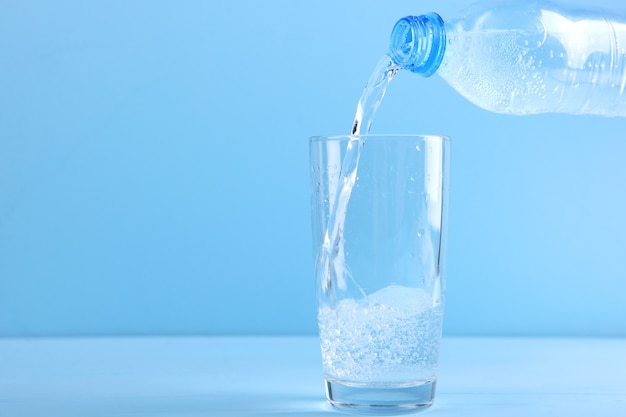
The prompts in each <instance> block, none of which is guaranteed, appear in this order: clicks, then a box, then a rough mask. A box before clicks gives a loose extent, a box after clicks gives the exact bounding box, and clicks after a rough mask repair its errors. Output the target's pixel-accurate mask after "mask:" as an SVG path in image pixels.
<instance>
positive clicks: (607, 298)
mask: <svg viewBox="0 0 626 417" xmlns="http://www.w3.org/2000/svg"><path fill="white" fill-rule="evenodd" d="M439 3H440V2H436V1H434V0H429V1H415V0H413V1H404V0H402V1H395V2H381V1H358V2H357V1H343V2H336V1H330V0H323V1H315V2H312V1H307V2H293V1H279V0H271V1H265V2H256V1H251V0H234V1H229V2H203V1H182V2H165V1H133V2H127V1H110V2H80V1H77V0H75V1H67V0H66V1H63V0H59V1H55V2H43V1H28V2H21V1H4V2H3V4H2V6H0V9H1V10H0V336H38V335H120V334H121V335H123V334H140V335H141V334H315V333H316V319H315V298H314V284H313V273H312V255H311V243H310V240H311V234H310V220H309V183H308V181H309V180H308V137H309V136H311V135H315V134H344V133H348V131H349V129H350V127H351V126H350V125H351V122H352V117H353V115H354V110H355V106H356V101H357V99H358V96H359V94H360V92H361V89H362V87H363V85H364V83H365V81H366V80H367V78H368V76H369V73H370V71H371V70H372V69H373V67H374V65H375V63H376V62H377V61H378V59H379V58H380V56H381V55H382V54H383V53H384V52H385V51H386V47H387V42H388V37H389V32H390V30H391V27H392V26H393V24H394V23H395V21H396V20H397V19H398V18H399V17H402V16H404V15H407V14H419V13H424V12H428V11H438V12H440V13H441V14H442V15H443V16H444V17H445V16H446V15H449V14H450V12H453V11H455V10H459V9H461V8H462V6H464V5H465V4H467V3H468V2H467V1H449V2H446V3H445V4H444V5H440V4H439ZM577 3H583V4H584V3H585V2H584V1H579V2H577ZM587 3H591V2H587ZM600 3H602V2H600ZM604 3H605V4H608V5H610V4H611V2H609V1H605V2H604ZM593 4H598V2H597V1H594V2H593ZM372 131H373V132H386V133H430V134H445V135H448V136H450V137H451V138H452V140H453V142H452V160H451V166H452V169H451V171H452V172H451V175H452V191H451V205H450V210H451V211H450V233H449V277H448V294H447V311H446V323H445V332H446V334H448V335H538V336H540V335H562V336H577V335H578V336H580V335H592V336H626V302H624V299H625V294H626V254H625V252H626V218H625V216H624V214H623V213H624V212H625V211H626V187H625V185H624V180H625V179H626V164H625V163H624V158H625V157H626V134H625V132H626V119H623V118H621V119H620V118H614V119H608V118H601V117H573V116H565V115H540V116H529V117H513V116H502V115H496V114H490V113H488V112H486V111H484V110H481V109H479V108H476V107H474V106H473V105H472V104H470V103H469V102H467V101H465V100H464V99H463V98H461V97H460V96H459V95H457V94H456V93H455V92H454V91H453V90H452V89H451V88H450V87H448V86H447V85H446V84H445V83H444V82H443V81H442V80H441V79H439V78H438V77H436V76H435V77H432V78H429V79H424V78H421V77H419V76H417V75H413V74H409V73H402V72H401V73H399V74H398V76H397V78H396V79H394V81H393V83H392V84H391V86H390V88H389V90H388V93H387V96H386V99H385V101H384V103H383V105H382V107H381V109H380V112H379V115H378V117H377V118H376V120H375V123H374V127H373V130H372Z"/></svg>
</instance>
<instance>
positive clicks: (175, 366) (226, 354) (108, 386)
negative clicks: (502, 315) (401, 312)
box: [0, 337, 626, 417]
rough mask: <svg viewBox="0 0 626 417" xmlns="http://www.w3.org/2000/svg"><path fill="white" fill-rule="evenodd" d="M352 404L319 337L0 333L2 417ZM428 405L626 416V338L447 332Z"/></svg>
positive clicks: (503, 416)
mask: <svg viewBox="0 0 626 417" xmlns="http://www.w3.org/2000/svg"><path fill="white" fill-rule="evenodd" d="M330 415H336V416H340V415H347V414H344V413H340V412H338V411H336V410H334V409H333V408H332V407H330V406H329V405H328V404H327V403H326V401H325V397H324V389H323V383H322V372H321V360H320V353H319V347H318V340H317V338H315V337H167V338H166V337H162V338H134V337H133V338H131V337H127V338H124V337H120V338H58V339H51V338H42V339H0V417H35V416H36V417H95V416H98V417H99V416H129V417H130V416H132V417H139V416H158V417H170V416H172V417H174V416H176V417H188V416H194V417H199V416H296V417H297V416H307V417H314V416H330ZM415 415H421V416H424V417H426V416H428V417H444V416H445V417H448V416H450V417H451V416H454V417H473V416H480V417H491V416H498V417H515V416H525V417H526V416H528V417H531V416H532V417H542V416H550V417H559V416H567V417H576V416H593V417H597V416H606V417H613V416H615V417H626V339H545V338H538V339H532V338H444V341H443V346H442V353H441V365H440V371H439V381H438V390H437V397H436V399H435V405H433V406H432V407H431V408H430V409H429V410H427V411H425V412H422V413H419V414H415Z"/></svg>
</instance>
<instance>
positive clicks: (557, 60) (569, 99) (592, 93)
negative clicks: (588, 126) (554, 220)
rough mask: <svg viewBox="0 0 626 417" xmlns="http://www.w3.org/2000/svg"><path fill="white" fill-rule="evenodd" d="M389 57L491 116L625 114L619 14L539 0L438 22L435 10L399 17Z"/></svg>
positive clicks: (625, 23) (624, 43) (489, 6)
mask: <svg viewBox="0 0 626 417" xmlns="http://www.w3.org/2000/svg"><path fill="white" fill-rule="evenodd" d="M389 55H390V56H391V59H392V60H393V61H394V62H395V63H396V64H397V65H398V66H400V67H401V68H403V69H408V70H410V71H412V72H415V73H417V74H421V75H423V76H425V77H428V76H430V75H432V74H435V73H436V74H439V75H440V76H441V77H442V78H443V79H444V80H445V81H446V82H447V83H448V84H450V85H451V86H452V87H453V88H454V89H455V90H457V91H458V92H459V93H460V94H461V95H463V96H464V97H465V98H467V99H468V100H470V101H471V102H473V103H474V104H476V105H478V106H480V107H482V108H484V109H487V110H490V111H494V112H497V113H508V114H519V115H523V114H534V113H546V112H559V113H571V114H597V115H604V116H626V94H625V93H624V88H625V85H626V16H624V15H619V14H611V13H609V12H603V11H595V10H581V9H570V8H568V7H567V6H563V5H557V4H555V3H549V2H544V1H524V0H519V1H513V0H509V1H500V2H495V3H494V2H491V3H482V4H477V5H475V6H473V7H471V8H470V9H468V10H466V11H465V12H464V13H462V14H460V15H459V16H458V17H455V18H452V19H449V20H446V21H444V20H443V19H442V18H441V17H440V16H439V15H438V14H436V13H430V14H425V15H421V16H408V17H404V18H402V19H400V20H399V21H398V22H397V23H396V25H395V26H394V28H393V31H392V34H391V45H390V52H389Z"/></svg>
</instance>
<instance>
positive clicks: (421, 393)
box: [325, 379, 437, 415]
mask: <svg viewBox="0 0 626 417" xmlns="http://www.w3.org/2000/svg"><path fill="white" fill-rule="evenodd" d="M325 381H326V397H327V398H328V401H329V402H330V403H331V404H332V405H333V406H334V407H336V408H338V409H340V410H343V411H348V412H352V413H363V414H378V415H392V414H407V413H415V412H418V411H423V410H426V409H427V408H428V407H430V406H431V405H432V404H433V400H434V399H435V388H436V386H437V382H436V381H427V382H424V383H421V384H418V385H409V386H397V387H394V386H375V385H374V386H366V385H345V384H341V383H338V382H334V381H329V380H328V379H325Z"/></svg>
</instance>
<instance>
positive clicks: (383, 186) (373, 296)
mask: <svg viewBox="0 0 626 417" xmlns="http://www.w3.org/2000/svg"><path fill="white" fill-rule="evenodd" d="M351 138H352V140H353V141H352V142H350V140H351ZM357 139H358V140H359V141H361V143H360V144H361V145H362V149H361V152H360V158H359V160H358V170H357V172H356V177H354V176H353V177H350V175H347V174H349V173H342V172H341V167H342V163H343V159H344V156H345V154H346V150H347V148H348V146H353V145H354V140H355V138H354V137H350V136H335V137H321V136H316V137H313V138H311V139H310V149H309V150H310V168H311V208H312V226H313V251H314V258H315V275H316V287H317V300H318V323H319V334H320V342H321V343H320V344H321V351H322V363H323V370H324V377H325V383H326V394H327V398H328V400H329V401H330V403H331V404H332V405H334V406H336V407H338V408H343V409H346V410H349V411H356V412H359V411H363V412H367V413H378V414H400V413H406V412H412V411H419V410H423V409H425V408H427V407H429V406H430V405H431V404H432V402H433V399H434V396H435V387H436V381H437V367H438V362H439V345H440V341H441V333H442V325H443V312H444V301H445V280H446V240H447V239H446V233H447V214H448V188H449V187H448V170H449V167H448V166H449V153H450V152H449V149H450V141H449V139H448V138H446V137H441V136H421V135H366V136H359V137H358V138H357ZM351 184H353V186H352V187H351ZM342 187H351V191H350V190H348V192H346V189H344V190H343V193H342V192H341V191H342ZM340 195H342V196H344V197H341V198H345V196H346V195H347V196H348V197H349V200H347V201H348V203H347V206H346V205H345V204H344V205H343V207H347V208H346V209H345V210H343V211H342V212H339V213H336V217H335V218H334V219H333V220H334V222H335V223H336V225H337V227H329V219H331V217H332V216H331V213H333V210H335V206H342V204H341V203H338V200H340V197H339V196H340ZM331 222H332V220H331ZM334 231H336V232H334ZM329 242H331V243H333V244H332V245H331V246H329Z"/></svg>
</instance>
